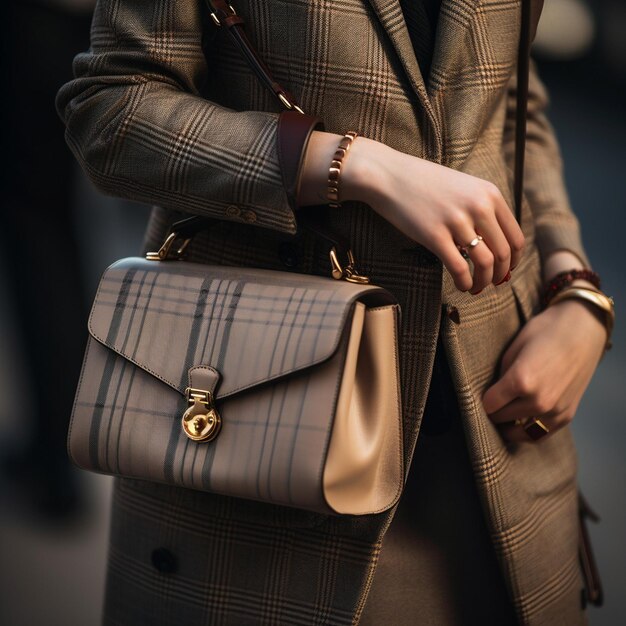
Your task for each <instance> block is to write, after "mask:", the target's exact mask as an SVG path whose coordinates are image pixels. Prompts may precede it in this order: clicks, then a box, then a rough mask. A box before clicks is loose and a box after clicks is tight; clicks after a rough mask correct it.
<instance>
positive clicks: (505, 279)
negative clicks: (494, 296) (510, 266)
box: [496, 270, 511, 287]
mask: <svg viewBox="0 0 626 626" xmlns="http://www.w3.org/2000/svg"><path fill="white" fill-rule="evenodd" d="M510 280H511V270H509V271H508V272H507V273H506V276H505V277H504V278H503V279H502V280H501V281H500V282H499V283H496V287H497V286H498V285H502V284H503V283H508V282H509V281H510Z"/></svg>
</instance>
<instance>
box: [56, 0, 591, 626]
mask: <svg viewBox="0 0 626 626" xmlns="http://www.w3.org/2000/svg"><path fill="white" fill-rule="evenodd" d="M533 4H535V5H536V6H537V7H540V5H541V2H540V0H533ZM236 9H237V11H238V12H239V13H240V14H242V15H243V16H244V17H245V19H246V22H247V25H248V31H249V33H250V37H251V39H252V40H253V41H254V42H255V44H256V45H257V47H258V49H259V51H260V53H261V54H262V56H263V57H264V58H265V59H266V61H267V63H268V65H269V66H270V67H271V68H272V70H273V72H274V73H275V76H276V78H277V79H278V80H279V81H281V82H283V83H284V84H285V85H286V86H287V87H288V88H289V89H290V90H291V91H292V92H293V93H294V95H295V96H296V97H297V99H298V100H299V102H300V103H301V105H302V107H303V108H304V110H305V111H306V112H307V113H310V114H315V115H318V116H319V117H321V118H322V119H323V120H324V122H325V126H326V129H327V130H328V131H332V132H337V133H341V134H343V133H344V132H345V131H346V130H347V129H349V128H354V129H355V130H357V131H359V133H360V134H362V135H365V136H368V137H370V138H372V139H376V140H378V141H382V142H384V143H386V144H388V145H390V146H392V147H393V148H396V149H398V150H401V151H403V152H406V153H409V154H413V155H415V156H419V157H425V158H428V159H430V160H433V161H437V162H440V163H443V164H445V165H448V166H450V167H454V168H457V169H460V170H463V171H465V172H467V173H470V174H473V175H476V176H479V177H481V178H485V179H488V180H490V181H492V182H493V183H494V184H496V185H498V187H499V188H500V189H501V190H502V192H503V194H504V196H505V198H506V199H507V201H508V202H509V205H512V174H511V166H512V162H513V161H512V154H513V124H514V113H513V111H514V94H515V84H514V74H515V72H514V66H515V61H516V54H517V42H518V32H519V25H520V24H519V15H520V1H519V0H443V2H442V7H441V14H440V19H439V25H438V29H437V36H436V42H435V48H434V53H433V58H432V65H431V70H430V80H429V83H428V85H427V84H426V83H425V81H424V78H423V76H422V73H421V71H420V67H419V63H418V60H417V58H416V56H415V52H414V50H413V47H412V45H411V37H410V33H409V31H408V28H407V24H406V22H405V20H404V17H403V14H402V10H401V6H400V3H399V0H332V1H331V0H290V1H289V2H285V1H283V0H268V1H267V2H253V1H252V0H239V1H237V2H236ZM537 15H538V11H535V19H536V18H537ZM75 71H76V79H75V80H73V81H72V82H70V83H68V84H67V85H65V86H64V87H63V89H62V90H61V91H60V93H59V96H58V100H57V105H58V109H59V111H60V113H61V115H62V116H63V118H64V119H65V122H66V125H67V139H68V142H69V145H70V146H71V147H72V149H73V150H74V152H75V154H76V156H77V158H78V159H79V160H80V162H81V163H82V165H83V167H84V168H85V170H86V172H87V173H88V174H89V175H90V176H91V178H92V180H93V181H94V182H95V184H96V185H97V186H98V187H99V188H100V189H102V190H103V191H104V192H106V193H111V194H115V195H121V196H125V197H129V198H133V199H135V200H140V201H144V202H150V203H154V204H157V205H160V206H161V207H163V208H162V209H155V211H154V213H153V217H152V220H151V222H150V225H149V227H148V232H147V236H146V243H147V245H148V246H150V247H154V246H158V244H159V243H160V239H161V238H162V236H163V233H164V232H165V230H166V229H167V226H168V225H169V223H171V221H173V219H175V215H174V212H178V213H180V212H183V213H197V214H203V215H208V216H212V217H216V218H218V219H220V220H222V221H220V222H219V223H218V224H217V225H216V226H215V227H214V228H213V229H211V230H210V231H209V232H208V233H206V234H204V235H202V236H201V237H198V238H197V241H196V242H195V245H194V246H193V248H192V257H191V258H192V259H193V260H196V261H199V262H211V263H221V264H225V265H242V266H246V265H247V266H257V267H267V268H275V269H284V265H283V264H282V262H281V257H280V250H281V246H282V245H283V244H284V243H285V241H286V240H287V238H288V235H289V234H292V233H294V232H295V230H296V223H297V214H294V212H293V211H291V209H290V207H289V204H288V202H287V197H286V194H285V192H284V189H283V188H282V186H281V180H280V172H279V167H278V157H277V153H276V146H275V133H276V123H277V118H278V109H277V105H276V103H275V102H274V101H273V99H272V97H271V96H270V94H268V93H266V92H265V91H264V90H263V88H262V87H261V86H260V85H259V84H258V83H257V81H256V79H255V77H254V76H253V74H252V73H251V72H250V70H249V69H248V68H247V66H246V65H245V63H244V62H243V60H242V59H241V58H240V57H239V55H238V53H237V51H236V50H235V49H234V48H233V47H232V45H231V44H230V42H229V40H228V38H227V34H226V33H225V32H223V30H222V29H216V28H215V27H214V26H213V25H212V24H211V22H210V20H209V18H208V16H207V15H206V11H205V9H204V6H203V3H202V2H200V1H199V0H179V1H177V2H174V1H173V0H156V1H155V2H153V3H149V4H146V3H144V2H140V1H139V0H100V2H99V3H98V6H97V9H96V13H95V17H94V23H93V33H92V48H91V50H90V51H88V52H86V53H84V54H82V55H79V56H78V57H77V59H76V64H75ZM530 88H531V98H530V104H529V129H528V150H527V168H526V169H527V176H526V180H525V200H524V204H523V207H522V209H523V211H522V228H523V230H524V232H525V234H526V238H527V249H528V251H529V252H528V253H527V255H526V257H525V259H524V262H523V263H522V264H521V265H520V266H519V267H518V268H517V269H516V271H515V273H514V278H513V281H512V283H513V284H512V285H511V284H509V285H506V286H503V287H500V288H498V289H497V290H495V289H486V290H485V292H484V293H483V294H481V297H480V298H470V297H468V296H466V295H464V294H460V293H457V292H456V291H455V290H454V289H453V288H452V285H451V282H450V279H449V276H448V274H447V273H446V272H445V271H443V272H442V269H441V265H440V264H439V262H438V261H437V260H436V259H434V258H433V257H432V255H430V254H429V253H428V252H427V251H425V250H424V249H422V248H420V247H419V246H415V245H414V243H413V242H411V241H409V240H407V239H406V238H405V237H404V236H403V235H401V234H400V233H399V232H397V231H396V230H395V229H393V228H392V227H391V226H390V225H389V224H387V223H386V222H385V221H384V220H382V219H381V218H380V217H379V216H378V215H377V214H376V213H374V212H373V211H372V210H371V209H370V208H369V207H367V206H366V205H364V204H360V203H345V204H344V206H343V208H342V210H341V211H337V212H333V213H332V214H331V215H330V222H331V227H332V228H333V229H334V230H335V231H336V232H338V233H339V234H341V235H343V236H344V237H347V238H348V239H349V240H350V241H351V242H352V244H353V248H354V251H355V254H356V256H357V258H358V260H359V263H360V266H361V269H362V270H363V271H364V272H365V273H368V274H369V275H370V276H371V277H372V280H373V281H374V282H375V283H376V284H379V285H381V286H383V287H385V288H387V289H389V290H390V291H391V292H392V293H394V295H395V296H396V297H397V298H398V300H399V302H400V305H401V308H402V328H401V332H400V338H399V341H400V348H401V378H402V396H403V397H402V401H403V412H404V415H403V420H404V448H405V454H406V457H407V459H410V458H411V454H412V451H413V446H414V443H415V441H416V438H417V434H418V431H419V425H420V420H421V416H422V413H423V409H424V402H425V399H426V390H427V388H428V384H429V380H430V375H431V371H432V363H433V356H434V352H435V346H436V338H437V333H438V329H439V326H440V322H441V320H442V319H443V329H442V331H443V333H444V340H445V345H446V350H447V352H448V355H449V360H450V362H451V366H452V368H453V372H452V373H453V378H454V380H455V384H456V387H457V392H458V394H459V398H460V402H461V409H462V416H463V420H464V423H465V428H466V434H467V440H468V446H469V449H470V453H471V456H472V461H473V466H474V470H475V476H476V481H477V484H478V488H479V491H480V494H481V497H482V502H483V505H484V510H485V515H486V519H487V521H488V525H489V528H490V530H491V533H492V538H493V542H494V545H495V547H496V550H497V554H498V557H499V560H500V563H501V565H502V570H503V572H504V574H505V578H506V581H507V585H508V588H509V591H510V595H511V598H512V600H513V602H514V604H515V607H516V610H517V615H518V618H519V621H520V623H521V624H525V625H529V626H540V625H552V624H557V623H563V624H568V625H569V624H581V623H584V621H585V617H584V614H583V613H582V611H581V610H580V596H579V594H580V589H581V586H582V585H581V581H580V574H579V572H578V567H577V564H576V541H575V535H576V523H577V522H576V516H575V506H576V504H575V503H576V497H575V486H574V485H575V472H576V468H575V455H574V450H573V447H572V444H571V438H570V435H569V433H568V432H567V431H562V432H561V433H559V434H557V435H556V436H554V437H551V438H550V439H549V440H547V441H545V442H544V443H542V444H541V445H540V446H534V447H533V446H520V447H519V448H516V449H509V448H506V447H505V446H503V444H502V442H501V440H500V439H499V438H498V437H497V433H496V432H495V431H494V429H493V427H492V426H491V424H490V423H489V421H488V420H487V417H486V415H485V414H484V412H483V410H482V405H481V403H480V397H481V393H482V391H483V390H484V388H485V386H486V385H487V384H488V381H489V380H490V379H491V378H492V377H493V375H494V372H495V369H496V367H497V362H498V356H499V355H500V354H501V352H502V350H503V349H504V348H505V346H506V344H507V342H508V341H510V339H511V338H512V336H513V335H514V333H515V332H516V331H517V330H518V329H519V326H520V324H521V323H523V321H524V320H525V319H527V318H528V317H529V316H530V315H532V313H533V311H535V310H536V308H537V303H538V290H537V287H538V283H539V281H540V257H541V256H545V255H546V254H549V253H550V252H552V251H553V250H557V249H561V248H562V249H569V250H572V251H573V252H575V253H577V254H578V255H579V256H580V257H581V258H582V259H583V261H586V260H587V259H586V256H585V252H584V248H583V246H582V244H581V240H580V233H579V229H578V223H577V220H576V218H575V216H574V215H573V214H572V212H571V209H570V207H569V204H568V200H567V196H566V193H565V189H564V186H563V180H562V172H561V162H560V156H559V152H558V146H557V143H556V141H555V138H554V135H553V132H552V129H551V127H550V125H549V122H548V121H547V118H546V116H545V109H546V106H547V97H546V93H545V90H544V89H543V86H542V84H541V82H540V80H539V78H538V77H537V75H536V72H535V70H534V68H533V71H532V75H531V85H530ZM252 221H254V223H255V226H254V227H253V226H250V225H248V224H246V222H252ZM258 227H261V228H258ZM293 246H294V248H295V250H296V251H297V253H298V259H299V261H298V267H297V269H298V271H301V272H303V273H311V274H326V272H327V269H328V262H327V258H326V256H325V253H324V251H322V250H321V249H320V246H319V245H317V243H316V242H315V241H314V240H313V238H312V237H310V236H309V235H308V234H302V235H301V236H300V237H299V238H297V239H296V240H294V242H293ZM453 307H454V309H455V310H456V312H457V314H455V315H454V316H453V317H454V319H456V320H458V322H459V323H456V322H454V321H451V320H450V319H449V318H448V317H447V316H446V315H445V313H446V311H451V310H452V308H453ZM442 311H443V313H444V315H443V317H442ZM518 311H519V313H520V314H521V317H520V316H519V315H518ZM391 516H392V513H387V514H382V515H377V516H372V517H368V518H366V519H353V518H341V519H338V518H325V517H323V516H321V517H320V516H316V515H315V514H309V513H304V512H302V511H297V510H296V509H293V510H287V512H285V511H283V509H282V507H269V508H267V507H263V506H261V505H259V504H255V503H251V502H244V501H238V500H231V499H228V498H225V497H222V496H209V495H206V494H191V493H190V492H189V491H188V490H184V489H179V488H174V487H165V486H162V485H151V484H149V483H139V482H137V481H132V480H127V481H125V480H120V481H119V482H118V485H117V488H116V500H115V507H114V517H113V531H112V536H111V545H112V552H111V567H110V569H109V579H108V581H109V582H108V595H107V603H106V611H105V613H106V620H105V621H106V622H107V623H108V624H139V623H150V624H163V625H165V624H174V623H181V622H186V623H211V624H221V623H222V624H235V623H237V624H248V623H249V624H257V623H259V624H286V623H319V624H321V623H325V624H342V623H351V622H352V623H356V622H358V619H359V615H360V613H361V610H362V608H363V605H364V602H365V598H366V596H367V590H368V588H369V586H370V584H371V580H372V576H373V572H374V568H375V563H376V558H377V554H378V550H379V549H380V545H381V541H382V537H383V535H384V531H385V529H386V527H387V525H388V524H389V522H390V519H391ZM156 545H165V546H171V547H173V549H175V551H176V552H177V553H178V554H180V555H182V556H181V557H180V567H181V568H183V569H184V575H182V574H180V573H179V574H177V575H176V576H169V577H168V576H164V575H162V574H159V573H157V572H154V570H153V568H151V565H150V563H149V555H148V552H149V546H156ZM183 561H184V563H183ZM181 571H182V570H181ZM246 586H248V587H249V588H250V590H251V591H250V593H249V594H248V593H247V591H246V589H247V587H246Z"/></svg>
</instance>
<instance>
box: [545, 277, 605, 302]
mask: <svg viewBox="0 0 626 626" xmlns="http://www.w3.org/2000/svg"><path fill="white" fill-rule="evenodd" d="M578 279H583V280H587V281H589V282H590V283H591V284H592V285H593V286H594V287H595V288H596V289H600V276H598V274H597V273H596V272H594V271H593V270H590V269H587V268H585V269H581V270H578V269H574V270H566V271H565V272H559V273H558V274H557V275H556V276H554V277H553V278H552V280H550V281H549V282H548V283H547V285H546V286H545V287H544V290H543V294H542V297H541V299H542V302H543V306H544V307H547V306H548V304H549V303H550V301H551V300H552V298H554V296H556V294H557V293H559V292H560V291H562V290H563V289H565V287H567V286H568V285H571V284H572V283H573V282H574V281H575V280H578Z"/></svg>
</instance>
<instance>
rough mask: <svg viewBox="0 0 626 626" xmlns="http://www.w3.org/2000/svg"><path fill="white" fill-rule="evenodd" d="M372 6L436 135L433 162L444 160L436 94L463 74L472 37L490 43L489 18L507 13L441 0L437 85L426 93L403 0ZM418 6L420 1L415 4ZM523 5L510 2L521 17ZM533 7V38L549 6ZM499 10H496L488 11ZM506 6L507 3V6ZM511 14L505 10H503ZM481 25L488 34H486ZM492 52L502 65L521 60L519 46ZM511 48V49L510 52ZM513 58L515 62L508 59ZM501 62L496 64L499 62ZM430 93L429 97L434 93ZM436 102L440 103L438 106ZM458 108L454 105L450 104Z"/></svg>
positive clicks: (535, 2)
mask: <svg viewBox="0 0 626 626" xmlns="http://www.w3.org/2000/svg"><path fill="white" fill-rule="evenodd" d="M366 1H367V2H369V4H370V5H371V7H372V9H373V11H374V13H375V14H376V17H377V18H378V20H379V21H380V24H381V25H382V27H383V29H384V30H385V32H386V33H387V36H388V37H389V39H390V40H391V44H392V45H393V47H394V49H395V52H396V54H397V55H398V58H399V59H400V63H401V65H402V68H403V69H404V72H405V73H406V75H407V77H408V80H409V84H410V86H411V88H412V90H413V92H414V93H415V95H416V96H417V99H418V101H419V103H420V104H421V106H422V108H423V111H424V112H425V115H426V120H427V122H428V124H429V126H430V130H431V131H432V133H433V135H432V136H433V137H434V139H435V141H434V142H433V143H434V144H436V145H433V146H431V148H432V149H435V148H436V149H435V150H434V153H433V154H432V155H431V156H432V157H434V158H437V159H441V158H442V154H441V152H442V150H443V145H442V142H443V138H442V130H441V121H440V119H439V118H440V117H441V111H438V110H437V107H441V106H445V105H444V103H442V101H441V99H440V98H435V93H434V92H436V91H438V92H439V93H440V94H441V93H442V92H443V91H444V88H445V86H446V84H447V81H448V80H449V78H450V77H453V76H455V74H458V73H459V71H460V70H461V68H463V67H464V66H465V65H466V64H467V61H468V53H471V51H468V49H467V46H471V44H470V43H469V42H468V37H469V36H472V37H474V38H476V37H479V38H483V39H484V40H487V39H488V38H489V32H488V31H489V19H488V17H487V16H488V15H495V14H496V13H498V14H500V13H501V14H503V15H504V14H505V13H506V11H502V10H501V9H502V4H503V3H502V0H442V2H441V10H440V14H439V20H438V24H437V34H436V39H435V49H434V54H433V59H432V65H431V75H432V76H434V77H435V80H434V81H433V83H434V85H433V86H431V87H429V88H427V86H426V82H425V80H424V76H423V75H422V72H421V70H420V67H419V63H418V60H417V57H416V56H415V52H414V50H413V44H412V43H411V38H410V35H409V31H408V28H407V25H406V22H405V20H404V15H403V13H402V7H401V6H400V1H399V0H366ZM412 1H416V0H412ZM522 1H523V0H510V4H511V7H510V8H511V10H512V11H514V12H515V13H517V14H519V10H520V6H521V3H522ZM527 1H529V2H530V3H531V16H532V17H531V36H532V37H533V38H534V34H535V31H536V28H537V23H538V21H539V16H540V14H541V9H542V7H543V1H544V0H527ZM490 4H493V5H496V4H497V5H498V11H496V10H495V7H491V9H492V11H490V7H489V5H490ZM505 4H506V3H505ZM504 8H506V7H504ZM479 11H480V12H482V14H483V18H482V19H476V17H477V16H476V13H477V12H479ZM481 24H482V26H483V28H482V29H481ZM470 28H475V29H476V30H478V31H480V33H470ZM518 30H519V21H518V20H513V21H512V22H511V36H512V37H513V38H514V39H515V38H516V37H517V33H518ZM489 48H490V50H491V51H492V53H493V55H494V57H495V58H496V59H497V60H498V61H500V62H501V63H502V64H503V65H506V64H507V63H509V64H510V63H512V62H513V63H514V61H515V58H516V56H517V45H513V46H512V45H511V43H510V41H508V40H507V41H498V42H491V43H490V44H489ZM505 48H506V49H505ZM509 57H510V58H509ZM498 61H496V62H498ZM429 89H430V93H429ZM435 101H438V103H436V102H435ZM447 104H448V105H450V106H453V103H451V102H448V103H447Z"/></svg>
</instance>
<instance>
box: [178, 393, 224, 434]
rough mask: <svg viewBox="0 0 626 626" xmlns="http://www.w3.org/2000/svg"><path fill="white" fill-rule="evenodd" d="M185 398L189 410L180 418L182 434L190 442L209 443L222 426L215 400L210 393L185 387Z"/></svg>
mask: <svg viewBox="0 0 626 626" xmlns="http://www.w3.org/2000/svg"><path fill="white" fill-rule="evenodd" d="M185 396H186V398H187V402H188V404H189V408H188V409H187V410H186V411H185V413H184V414H183V418H182V425H183V432H184V433H185V435H187V437H189V439H191V440H192V441H198V442H201V441H211V440H212V439H215V437H217V435H218V433H219V432H220V428H221V426H222V420H221V418H220V415H219V413H218V412H217V409H216V408H215V400H214V398H213V394H212V393H211V392H210V391H205V390H204V389H193V388H191V387H187V389H185Z"/></svg>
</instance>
